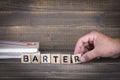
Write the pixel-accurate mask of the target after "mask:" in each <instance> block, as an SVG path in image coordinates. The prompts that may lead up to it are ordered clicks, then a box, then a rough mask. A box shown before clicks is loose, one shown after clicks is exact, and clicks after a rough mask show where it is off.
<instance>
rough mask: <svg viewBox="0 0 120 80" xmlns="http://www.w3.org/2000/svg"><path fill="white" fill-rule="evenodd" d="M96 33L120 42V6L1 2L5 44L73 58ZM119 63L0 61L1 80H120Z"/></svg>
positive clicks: (114, 1)
mask: <svg viewBox="0 0 120 80" xmlns="http://www.w3.org/2000/svg"><path fill="white" fill-rule="evenodd" d="M93 30H96V31H99V32H102V33H104V34H106V35H108V36H111V37H113V38H120V0H0V40H19V41H39V42H40V51H42V52H43V53H46V52H47V51H48V52H49V51H51V53H54V52H55V53H69V54H73V50H74V47H75V44H76V42H77V40H78V39H79V38H80V37H81V36H83V35H84V34H87V33H89V32H91V31H93ZM119 62H120V59H119V58H118V59H100V60H93V61H91V62H89V63H84V64H77V65H74V64H70V65H53V64H21V63H20V60H19V59H10V60H0V80H1V79H3V80H8V79H10V80H13V79H17V80H19V79H35V80H37V79H45V80H46V79H51V80H52V79H61V80H62V79H73V80H74V79H79V80H86V79H87V80H91V79H93V80H98V79H101V80H108V79H109V80H113V79H115V80H119V79H120V76H119V75H120V68H119V67H120V64H119Z"/></svg>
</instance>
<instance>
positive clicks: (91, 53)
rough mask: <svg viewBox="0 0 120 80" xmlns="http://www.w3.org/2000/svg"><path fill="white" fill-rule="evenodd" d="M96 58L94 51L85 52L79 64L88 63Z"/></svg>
mask: <svg viewBox="0 0 120 80" xmlns="http://www.w3.org/2000/svg"><path fill="white" fill-rule="evenodd" d="M97 56H98V55H97V54H96V53H95V50H94V49H93V50H92V51H89V52H86V53H85V54H83V55H82V57H81V62H87V61H90V60H92V59H94V58H96V57H97Z"/></svg>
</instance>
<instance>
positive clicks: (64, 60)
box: [60, 54, 71, 64]
mask: <svg viewBox="0 0 120 80" xmlns="http://www.w3.org/2000/svg"><path fill="white" fill-rule="evenodd" d="M60 56H61V64H70V63H71V56H70V54H61V55H60Z"/></svg>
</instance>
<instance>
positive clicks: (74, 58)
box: [72, 54, 81, 64]
mask: <svg viewBox="0 0 120 80" xmlns="http://www.w3.org/2000/svg"><path fill="white" fill-rule="evenodd" d="M80 57H81V56H80V54H75V55H72V62H73V63H75V64H76V63H81V62H80Z"/></svg>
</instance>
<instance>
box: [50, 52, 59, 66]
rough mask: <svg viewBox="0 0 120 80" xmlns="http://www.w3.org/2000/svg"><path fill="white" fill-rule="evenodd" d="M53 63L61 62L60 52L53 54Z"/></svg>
mask: <svg viewBox="0 0 120 80" xmlns="http://www.w3.org/2000/svg"><path fill="white" fill-rule="evenodd" d="M51 63H52V64H60V54H51Z"/></svg>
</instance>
